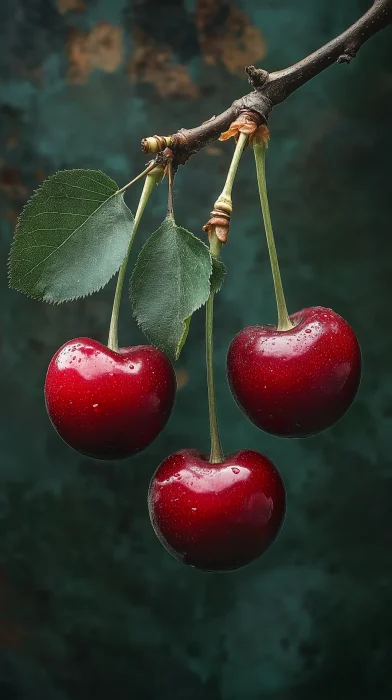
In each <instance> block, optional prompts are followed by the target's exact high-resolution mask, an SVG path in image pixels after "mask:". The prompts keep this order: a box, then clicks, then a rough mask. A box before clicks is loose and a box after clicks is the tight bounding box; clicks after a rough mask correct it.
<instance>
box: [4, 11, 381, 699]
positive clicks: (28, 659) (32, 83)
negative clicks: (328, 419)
mask: <svg viewBox="0 0 392 700" xmlns="http://www.w3.org/2000/svg"><path fill="white" fill-rule="evenodd" d="M368 4H369V3H368V2H367V1H366V0H346V1H345V2H341V1H339V0H333V1H331V0H298V1H297V2H289V1H288V0H286V1H284V2H283V1H279V0H227V1H226V0H144V1H143V0H57V1H56V0H1V3H0V103H1V104H0V195H1V209H0V216H1V219H0V224H1V260H2V270H3V272H2V274H1V275H0V284H1V321H0V343H1V368H0V386H1V404H0V410H1V421H0V462H1V464H0V483H1V488H0V651H1V655H0V698H1V699H2V700H3V698H4V700H14V699H15V700H88V699H89V698H94V699H95V700H107V699H108V698H111V697H115V698H116V700H125V699H126V700H129V698H138V699H139V698H142V699H143V700H155V699H156V698H163V699H164V700H199V699H201V698H203V700H314V699H315V698H317V700H331V698H334V700H343V699H344V700H346V698H353V699H354V698H355V699H356V700H368V699H369V700H370V699H371V700H373V698H377V699H379V700H384V699H385V700H386V699H387V698H389V697H391V693H392V674H391V661H392V642H391V634H392V612H391V610H392V592H391V591H392V589H391V573H392V563H391V545H392V525H391V517H392V516H391V512H392V469H391V460H390V434H391V427H392V397H391V391H392V379H391V351H392V334H391V331H390V324H391V321H392V318H391V312H390V302H389V298H390V288H391V276H390V274H391V263H390V260H391V252H392V251H391V241H392V237H391V230H390V228H391V227H390V221H391V176H390V172H391V167H390V163H391V159H392V145H391V119H392V33H391V32H392V30H390V29H389V30H386V31H385V32H383V34H380V35H378V36H377V37H375V38H373V39H372V40H371V42H369V43H368V44H367V45H366V46H365V47H364V48H363V49H362V50H361V52H360V54H359V56H358V59H357V60H356V61H354V62H353V63H352V64H351V65H350V66H334V67H332V68H331V69H329V70H328V71H327V72H325V73H324V74H323V75H321V76H320V77H318V78H317V79H315V80H314V81H313V82H312V83H311V84H308V85H307V86H306V87H304V88H303V89H301V90H300V91H299V92H297V93H296V94H295V95H294V96H292V97H291V98H290V99H289V101H288V102H287V103H285V104H283V105H282V106H280V107H278V108H277V109H276V111H275V112H274V113H273V115H272V117H271V122H270V127H271V132H272V141H271V145H270V148H269V152H268V179H269V184H270V200H271V206H272V214H273V219H274V224H275V229H276V233H277V244H278V247H279V251H280V254H281V261H282V274H283V277H284V281H285V284H286V288H287V296H288V303H289V308H290V311H294V310H297V309H300V308H302V307H304V306H307V305H312V304H322V305H325V306H332V307H333V308H334V309H335V310H336V311H338V312H339V313H341V314H342V315H343V316H345V317H346V318H347V320H348V321H349V322H350V323H351V324H352V325H353V326H354V328H355V329H356V331H357V333H358V336H359V338H360V342H361V344H362V348H363V356H364V375H363V381H362V385H361V389H360V393H359V396H358V399H357V401H356V403H355V405H354V406H353V407H352V409H351V410H350V411H349V413H348V414H347V415H346V417H345V418H344V419H343V420H342V421H341V422H340V423H339V424H338V425H336V426H335V427H334V428H333V429H331V430H329V431H327V432H326V433H324V434H322V435H320V436H318V437H315V438H312V439H308V440H305V441H284V440H279V439H275V438H272V437H267V436H265V435H263V434H262V433H260V432H259V431H257V429H256V428H254V427H253V426H252V425H250V424H249V423H248V422H247V421H246V420H245V418H244V417H243V416H242V414H241V413H240V412H239V410H238V409H237V408H236V406H235V405H234V403H233V401H232V399H231V396H230V394H229V390H228V388H227V385H226V381H225V368H224V365H225V353H226V349H227V347H228V344H229V342H230V340H231V338H232V337H233V335H234V334H235V333H236V332H237V331H238V330H239V329H240V328H241V327H243V326H244V325H245V324H248V323H250V322H259V321H260V322H273V321H274V319H275V311H274V300H273V290H272V283H271V276H270V272H269V267H268V260H267V255H266V248H265V244H264V238H263V236H264V234H263V230H262V225H261V215H260V210H259V204H258V199H257V191H256V185H255V180H254V172H253V162H252V156H251V153H247V154H246V156H245V157H244V161H243V163H242V165H241V169H240V172H239V176H238V181H237V183H236V187H235V192H234V204H235V217H234V221H233V226H232V231H231V235H230V243H229V245H228V246H227V247H226V248H225V251H224V258H225V262H226V264H227V268H228V279H227V282H226V284H225V286H224V289H223V291H222V292H221V294H220V295H219V298H218V301H217V312H216V364H217V382H218V405H219V414H220V421H221V426H222V437H223V443H224V446H225V449H226V450H227V451H228V452H229V451H232V450H235V449H239V448H243V447H249V448H255V449H258V450H261V451H265V452H266V453H267V454H269V455H270V456H271V458H272V459H273V460H274V461H275V462H276V464H277V466H278V467H279V469H280V470H281V472H282V474H283V476H284V479H285V482H286V485H287V490H288V514H287V519H286V523H285V526H284V530H283V532H282V534H281V536H280V537H279V539H278V541H277V542H276V543H275V544H274V546H273V547H272V548H271V550H270V551H269V552H268V553H267V554H266V556H265V557H264V558H263V559H262V560H260V561H259V562H257V563H256V564H254V565H252V566H250V567H248V568H246V569H244V570H242V571H240V572H238V573H235V574H229V575H223V576H222V575H212V574H202V573H198V572H195V571H193V570H191V569H187V568H186V567H184V566H181V565H180V564H177V563H176V562H175V561H174V559H172V558H171V557H170V556H169V555H168V554H167V553H166V551H164V550H163V549H162V548H161V546H160V545H159V543H158V541H157V540H156V539H155V536H154V534H153V532H152V530H151V527H150V524H149V520H148V514H147V509H146V490H147V486H148V482H149V479H150V476H151V474H152V472H153V470H154V469H155V468H156V466H157V465H158V464H159V462H160V461H161V460H162V459H163V458H164V457H165V456H166V455H167V454H169V453H170V452H172V451H174V450H176V449H177V448H180V447H184V446H189V447H199V448H205V449H206V448H207V447H208V421H207V413H206V410H207V408H206V390H205V378H204V366H203V316H202V314H199V315H198V316H197V317H196V318H195V321H194V322H193V324H192V328H191V331H190V336H189V341H188V344H187V346H186V348H185V350H184V352H183V355H182V357H181V360H180V362H179V365H178V374H179V379H180V384H181V386H182V388H181V390H180V392H179V396H178V401H177V406H176V410H175V413H174V416H173V418H172V420H171V422H170V424H169V426H168V428H167V429H166V431H165V433H164V434H163V435H162V436H161V437H160V438H159V439H158V440H157V441H156V442H155V443H154V444H153V445H152V446H151V447H150V448H149V449H148V450H147V451H146V452H145V453H144V454H142V455H141V456H139V457H138V458H137V459H134V460H132V461H129V462H126V463H121V464H107V465H103V464H100V463H97V462H94V461H92V460H88V459H85V458H82V457H80V456H78V455H77V454H76V453H74V452H72V451H71V450H70V449H68V448H67V447H66V446H65V445H64V444H63V443H62V442H61V440H60V439H59V438H58V437H57V436H56V434H55V433H54V431H53V430H52V428H51V427H50V425H49V421H48V419H47V417H46V414H45V409H44V402H43V382H44V376H45V371H46V367H47V364H48V361H49V359H50V357H51V356H52V354H53V352H54V351H55V350H56V349H57V348H58V347H59V346H60V345H61V344H62V343H63V342H64V341H66V340H67V339H69V338H71V337H74V336H77V335H82V334H83V335H91V336H93V337H95V338H97V339H100V340H103V341H104V340H105V337H106V334H107V328H108V322H109V316H110V305H111V298H112V294H113V284H111V285H110V286H109V287H108V288H107V289H105V290H104V291H103V292H102V293H100V294H97V295H95V296H94V297H91V298H89V299H86V300H83V301H79V302H76V303H73V304H66V305H63V306H61V307H50V306H45V305H40V304H39V303H37V302H34V301H32V300H29V299H28V298H25V297H23V296H22V295H20V294H18V293H16V292H13V291H9V290H8V289H7V280H6V258H7V252H8V248H9V244H10V241H11V237H12V231H13V226H14V224H15V219H16V216H17V214H18V213H19V211H20V210H21V207H22V206H23V204H24V202H25V201H26V199H27V198H28V196H29V194H30V193H31V192H32V190H33V189H34V188H35V187H37V185H38V184H39V183H40V182H41V181H42V179H43V178H44V177H45V176H46V175H48V174H50V173H53V172H54V171H55V170H56V169H59V168H71V167H92V168H101V169H103V170H104V171H106V172H107V173H108V174H110V175H111V176H113V177H114V178H115V179H117V181H118V182H119V183H124V182H126V181H127V180H128V179H129V178H130V176H132V175H134V174H135V173H136V172H138V171H139V170H140V169H141V167H142V166H143V163H144V158H143V156H142V154H141V153H140V150H139V141H140V139H141V138H142V137H143V136H146V135H150V134H154V133H163V134H165V133H171V132H173V131H174V130H176V129H177V128H178V127H181V126H192V125H196V124H197V123H199V122H201V121H203V120H205V119H207V118H209V117H210V116H211V115H212V114H214V113H217V112H219V111H221V110H222V109H223V108H224V107H225V106H226V105H227V104H228V103H230V102H231V101H232V100H233V99H234V98H236V97H238V96H239V95H241V94H242V93H243V92H245V91H246V89H247V85H246V81H245V79H244V74H243V70H242V69H243V66H244V65H246V64H248V63H250V62H253V61H254V62H257V63H259V65H260V63H261V64H262V65H263V67H265V68H267V69H269V70H274V69H278V68H281V67H284V66H285V65H288V64H290V63H291V62H294V61H295V60H298V59H299V58H301V57H302V56H303V55H305V54H306V53H308V52H310V51H311V50H313V49H314V48H316V47H317V46H318V45H320V44H321V43H323V42H325V41H327V40H328V39H329V38H330V37H332V36H333V35H334V34H336V33H338V32H339V31H341V30H342V29H343V28H345V27H346V26H347V25H348V24H349V23H350V22H351V21H353V20H354V19H356V17H357V16H358V15H359V14H360V13H361V12H362V11H363V10H365V9H366V7H367V6H368ZM230 153H231V145H222V144H217V145H213V146H211V147H210V148H208V149H206V150H205V151H204V152H203V153H201V154H200V155H198V156H197V157H195V158H194V159H192V160H191V161H190V163H189V164H188V166H187V167H186V168H183V169H182V171H181V172H180V174H179V176H178V178H177V179H176V214H177V219H178V222H179V223H182V224H183V225H185V226H186V227H188V228H189V229H191V230H193V231H194V232H195V233H197V234H200V233H201V226H202V224H203V223H204V222H205V220H206V218H207V215H208V212H209V210H210V205H211V204H212V203H213V201H214V199H215V197H216V195H217V194H218V193H219V192H220V190H221V187H222V183H223V178H224V175H225V171H226V169H227V166H228V162H229V157H230ZM136 198H137V192H132V193H130V195H129V198H128V199H129V203H130V205H131V206H132V207H134V206H135V203H136ZM164 198H165V195H164V191H163V188H162V189H161V190H160V191H159V192H157V194H156V195H155V197H154V199H153V202H152V206H151V209H150V210H149V211H148V213H147V214H146V217H145V220H144V223H143V226H142V227H141V230H140V236H138V239H139V240H138V242H137V245H136V248H138V247H140V245H141V244H142V242H143V240H144V239H145V237H146V235H147V234H148V233H149V232H151V231H152V230H154V229H155V228H156V227H157V226H158V224H159V223H160V220H161V219H162V217H163V213H164V204H165V203H164ZM121 338H122V340H123V342H124V343H131V342H134V343H137V342H140V341H141V339H142V336H141V334H140V332H139V331H138V330H137V329H136V327H135V323H134V321H133V320H132V318H131V313H130V308H129V306H128V305H127V302H126V300H124V306H123V310H122V320H121Z"/></svg>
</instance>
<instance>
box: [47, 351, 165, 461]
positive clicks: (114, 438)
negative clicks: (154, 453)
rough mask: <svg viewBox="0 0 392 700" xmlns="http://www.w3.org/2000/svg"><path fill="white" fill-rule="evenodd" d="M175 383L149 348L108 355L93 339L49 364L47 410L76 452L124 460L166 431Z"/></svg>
mask: <svg viewBox="0 0 392 700" xmlns="http://www.w3.org/2000/svg"><path fill="white" fill-rule="evenodd" d="M175 391H176V379H175V374H174V370H173V367H172V365H171V363H170V362H169V360H168V359H167V357H166V356H165V355H164V354H163V353H162V352H161V351H160V350H157V349H156V348H154V347H152V346H150V345H139V346H135V347H129V348H121V349H120V350H119V352H118V353H117V352H114V351H113V350H110V349H109V348H107V347H106V346H104V345H101V343H98V342H97V341H95V340H91V339H90V338H76V339H75V340H70V341H69V342H68V343H65V345H63V346H62V347H61V348H60V349H59V350H58V351H57V352H56V354H55V355H54V357H53V359H52V360H51V362H50V365H49V368H48V372H47V375H46V382H45V401H46V408H47V411H48V414H49V417H50V420H51V421H52V423H53V426H54V427H55V429H56V430H57V432H58V434H59V435H60V436H61V437H62V438H63V440H64V441H65V442H66V443H67V444H68V445H70V446H71V447H73V448H74V449H75V450H77V451H78V452H81V453H82V454H86V455H88V456H90V457H95V458H96V459H121V458H124V457H129V456H131V455H133V454H135V453H136V452H140V450H143V449H144V448H145V447H147V445H149V444H150V442H152V441H153V440H154V439H155V438H156V437H157V435H158V434H159V433H160V432H161V430H162V429H163V428H164V426H165V425H166V423H167V421H168V419H169V416H170V413H171V410H172V408H173V403H174V398H175Z"/></svg>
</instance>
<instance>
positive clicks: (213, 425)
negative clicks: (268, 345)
mask: <svg viewBox="0 0 392 700" xmlns="http://www.w3.org/2000/svg"><path fill="white" fill-rule="evenodd" d="M247 142H248V136H247V135H246V134H242V133H240V135H239V138H238V141H237V145H236V148H235V151H234V154H233V158H232V161H231V163H230V167H229V171H228V173H227V178H226V182H225V186H224V188H223V191H222V194H221V195H220V196H219V198H218V200H217V201H219V200H223V201H225V202H227V203H230V204H231V191H232V189H233V183H234V178H235V176H236V173H237V169H238V165H239V162H240V160H241V155H242V152H243V150H244V148H245V146H246V144H247ZM221 247H222V243H221V241H220V240H219V239H218V237H217V235H216V233H215V231H214V232H213V233H212V234H211V237H210V252H211V255H212V256H213V257H214V258H216V259H219V257H220V252H221ZM214 296H215V295H214V293H213V292H211V293H210V296H209V297H208V301H207V304H206V365H207V388H208V410H209V416H210V434H211V453H210V463H211V464H219V463H220V462H223V460H224V454H223V451H222V445H221V441H220V437H219V427H218V418H217V413H216V397H215V382H214V361H213V326H214Z"/></svg>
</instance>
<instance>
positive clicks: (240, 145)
mask: <svg viewBox="0 0 392 700" xmlns="http://www.w3.org/2000/svg"><path fill="white" fill-rule="evenodd" d="M247 142H248V136H247V135H246V134H242V133H241V132H240V134H239V137H238V141H237V144H236V147H235V151H234V155H233V158H232V161H231V163H230V168H229V172H228V173H227V178H226V182H225V186H224V188H223V192H222V194H225V195H226V196H228V197H231V191H232V189H233V183H234V178H235V176H236V173H237V170H238V166H239V163H240V160H241V156H242V152H243V150H244V148H245V146H246V144H247Z"/></svg>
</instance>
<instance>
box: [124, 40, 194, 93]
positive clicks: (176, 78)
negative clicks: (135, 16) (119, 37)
mask: <svg viewBox="0 0 392 700" xmlns="http://www.w3.org/2000/svg"><path fill="white" fill-rule="evenodd" d="M132 38H133V42H134V45H135V48H134V50H133V53H132V57H131V60H130V62H129V65H128V74H129V76H130V77H131V80H132V81H133V82H138V83H149V84H150V85H153V86H154V87H155V89H156V90H157V92H158V94H159V95H160V96H161V97H187V98H189V99H195V98H197V97H198V96H199V88H198V86H197V85H195V84H194V83H193V82H192V80H191V77H190V75H189V71H188V69H187V67H186V66H183V65H181V64H180V63H176V62H175V60H174V59H173V53H172V50H171V49H170V47H169V46H164V45H157V44H155V42H154V41H153V40H152V39H150V37H148V36H147V35H146V34H145V33H144V32H143V31H141V30H140V29H139V28H135V29H134V31H133V34H132Z"/></svg>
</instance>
